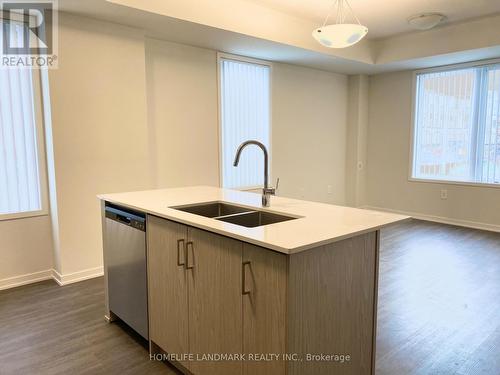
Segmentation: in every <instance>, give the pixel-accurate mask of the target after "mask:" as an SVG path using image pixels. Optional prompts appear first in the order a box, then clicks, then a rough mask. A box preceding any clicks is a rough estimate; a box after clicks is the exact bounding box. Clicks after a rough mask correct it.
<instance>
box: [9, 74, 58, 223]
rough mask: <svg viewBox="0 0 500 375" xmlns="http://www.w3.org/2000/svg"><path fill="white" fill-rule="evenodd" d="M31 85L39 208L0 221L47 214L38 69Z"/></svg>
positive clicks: (40, 77)
mask: <svg viewBox="0 0 500 375" xmlns="http://www.w3.org/2000/svg"><path fill="white" fill-rule="evenodd" d="M32 83H33V104H34V114H35V134H36V147H37V162H38V179H39V181H38V183H39V186H40V205H41V208H40V209H39V210H35V211H23V212H13V213H8V214H1V213H0V221H4V220H14V219H23V218H29V217H36V216H46V215H48V214H49V198H48V180H47V158H46V152H45V124H44V116H43V113H44V109H43V99H42V75H41V71H40V69H32Z"/></svg>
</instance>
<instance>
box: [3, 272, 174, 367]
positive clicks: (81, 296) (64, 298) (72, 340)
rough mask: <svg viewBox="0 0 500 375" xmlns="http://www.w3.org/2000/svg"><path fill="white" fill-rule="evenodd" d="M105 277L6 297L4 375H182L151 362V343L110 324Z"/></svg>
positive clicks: (18, 290) (49, 284) (51, 284)
mask: <svg viewBox="0 0 500 375" xmlns="http://www.w3.org/2000/svg"><path fill="white" fill-rule="evenodd" d="M103 282H104V280H103V278H102V277H100V278H97V279H92V280H88V281H83V282H80V283H76V284H71V285H67V286H64V287H60V286H58V285H57V284H56V283H55V282H54V281H52V280H50V281H43V282H40V283H37V284H31V285H26V286H22V287H19V288H14V289H9V290H4V291H1V292H0V375H80V374H85V375H86V374H88V375H101V374H102V375H105V374H106V375H112V374H119V375H139V374H141V375H142V374H151V375H153V374H154V375H156V374H165V375H173V374H178V372H175V371H174V370H173V369H171V368H170V367H168V366H167V365H165V364H163V363H161V362H157V361H150V360H149V353H148V349H147V346H146V345H147V342H146V341H145V340H144V339H143V338H142V337H140V336H138V335H137V334H135V333H134V332H133V331H131V330H130V329H129V328H128V327H127V326H126V325H124V324H123V323H119V322H118V323H113V324H108V323H106V322H105V320H104V305H103V303H104V302H103V301H104V287H103Z"/></svg>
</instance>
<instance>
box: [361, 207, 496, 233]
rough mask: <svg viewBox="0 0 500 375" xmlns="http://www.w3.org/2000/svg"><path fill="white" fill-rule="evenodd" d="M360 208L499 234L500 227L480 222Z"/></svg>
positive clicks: (388, 209) (376, 208)
mask: <svg viewBox="0 0 500 375" xmlns="http://www.w3.org/2000/svg"><path fill="white" fill-rule="evenodd" d="M360 208H363V209H366V210H375V211H383V212H391V213H394V214H401V215H406V216H411V217H413V218H415V219H418V220H425V221H432V222H435V223H441V224H449V225H456V226H459V227H466V228H472V229H481V230H487V231H490V232H500V225H495V224H489V223H481V222H477V221H469V220H460V219H452V218H449V217H441V216H432V215H426V214H421V213H418V212H409V211H402V210H393V209H390V208H382V207H374V206H362V207H360Z"/></svg>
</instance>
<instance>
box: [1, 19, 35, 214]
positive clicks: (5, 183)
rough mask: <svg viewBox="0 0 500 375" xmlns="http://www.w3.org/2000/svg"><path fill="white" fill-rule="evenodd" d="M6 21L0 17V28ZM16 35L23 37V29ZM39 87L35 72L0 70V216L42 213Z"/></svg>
mask: <svg viewBox="0 0 500 375" xmlns="http://www.w3.org/2000/svg"><path fill="white" fill-rule="evenodd" d="M5 22H6V21H1V20H0V26H1V27H0V29H2V28H3V27H4V26H7V25H6V23H5ZM10 27H15V28H17V29H21V28H22V27H24V26H23V25H22V24H18V25H13V24H11V25H10ZM17 36H18V37H19V38H22V32H18V33H17ZM0 37H1V33H0ZM39 89H40V87H39V72H38V71H36V70H32V69H29V68H22V67H19V68H14V67H9V68H2V69H0V219H8V218H15V217H22V216H32V215H33V214H37V213H38V214H41V213H43V208H44V207H43V206H44V204H43V199H42V197H43V193H44V191H43V189H42V184H41V180H42V178H41V175H42V174H43V172H44V169H42V168H41V167H42V166H43V165H42V164H43V163H42V158H41V156H42V155H43V150H42V147H43V142H42V136H43V135H42V124H41V107H40V106H41V103H40V100H41V99H40V92H39Z"/></svg>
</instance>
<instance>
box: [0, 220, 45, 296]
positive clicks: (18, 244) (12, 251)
mask: <svg viewBox="0 0 500 375" xmlns="http://www.w3.org/2000/svg"><path fill="white" fill-rule="evenodd" d="M0 239H1V240H0V289H2V288H3V287H7V286H12V285H15V284H20V283H23V282H24V281H25V280H30V279H37V278H39V277H42V278H43V277H44V276H45V277H46V276H47V275H50V270H51V269H52V234H51V228H50V218H49V216H38V217H31V218H25V219H16V220H5V221H0ZM44 272H46V275H40V273H44ZM29 274H34V275H30V276H26V277H23V275H29Z"/></svg>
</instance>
